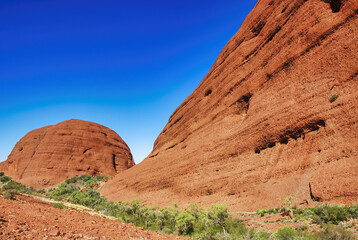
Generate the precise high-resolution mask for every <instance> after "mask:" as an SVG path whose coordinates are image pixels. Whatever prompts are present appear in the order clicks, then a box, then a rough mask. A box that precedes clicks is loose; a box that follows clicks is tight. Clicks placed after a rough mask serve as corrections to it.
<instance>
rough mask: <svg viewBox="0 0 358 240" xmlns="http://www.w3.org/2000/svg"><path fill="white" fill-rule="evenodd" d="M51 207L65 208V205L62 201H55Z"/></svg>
mask: <svg viewBox="0 0 358 240" xmlns="http://www.w3.org/2000/svg"><path fill="white" fill-rule="evenodd" d="M53 207H54V208H59V209H65V208H66V206H65V205H63V204H62V203H55V204H54V205H53Z"/></svg>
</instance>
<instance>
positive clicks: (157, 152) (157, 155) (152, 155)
mask: <svg viewBox="0 0 358 240" xmlns="http://www.w3.org/2000/svg"><path fill="white" fill-rule="evenodd" d="M158 154H159V152H157V153H156V154H154V155H152V156H149V158H154V157H156V156H158Z"/></svg>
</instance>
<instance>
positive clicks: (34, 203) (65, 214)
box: [0, 196, 188, 240]
mask: <svg viewBox="0 0 358 240" xmlns="http://www.w3.org/2000/svg"><path fill="white" fill-rule="evenodd" d="M0 239H4V240H5V239H29V240H30V239H101V240H103V239H106V240H107V239H121V240H127V239H128V240H129V239H130V240H144V239H153V240H154V239H157V240H164V239H165V240H166V239H188V238H185V237H178V236H168V235H162V234H158V233H155V232H150V231H145V230H143V229H142V228H138V227H135V226H133V225H130V224H124V223H121V222H119V221H116V220H110V219H105V218H102V217H100V216H92V215H90V214H89V213H87V212H83V211H80V210H74V209H71V210H70V209H57V208H54V207H53V206H52V204H51V203H47V202H42V201H40V200H36V199H33V198H31V197H26V196H17V200H8V199H4V198H2V197H0Z"/></svg>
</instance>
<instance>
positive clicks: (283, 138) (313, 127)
mask: <svg viewBox="0 0 358 240" xmlns="http://www.w3.org/2000/svg"><path fill="white" fill-rule="evenodd" d="M325 126H326V122H325V121H324V120H317V121H313V122H310V123H308V124H306V125H304V126H303V127H295V128H293V129H290V130H287V131H285V133H284V134H282V135H280V136H279V137H275V138H274V140H272V141H265V142H263V143H261V144H260V146H258V147H256V148H255V153H256V154H259V153H260V152H261V151H262V150H265V149H267V148H273V147H275V146H276V144H277V143H281V144H288V141H289V140H290V139H292V140H297V139H298V138H301V137H302V138H304V137H305V134H307V133H310V132H315V131H318V130H319V129H320V128H321V127H325Z"/></svg>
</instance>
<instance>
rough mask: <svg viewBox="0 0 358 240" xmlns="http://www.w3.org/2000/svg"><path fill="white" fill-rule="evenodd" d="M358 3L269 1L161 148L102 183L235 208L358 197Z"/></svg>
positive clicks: (133, 195) (149, 197)
mask: <svg viewBox="0 0 358 240" xmlns="http://www.w3.org/2000/svg"><path fill="white" fill-rule="evenodd" d="M357 13H358V1H356V0H293V1H284V0H259V1H258V2H257V4H256V6H255V8H254V9H253V11H252V12H251V13H250V14H249V15H248V17H247V18H246V20H245V21H244V23H243V24H242V26H241V28H240V30H239V31H238V32H237V33H236V34H235V36H234V37H233V38H232V39H231V40H230V41H229V43H228V44H227V45H226V46H225V48H224V49H223V50H222V52H221V54H220V55H219V57H218V58H217V60H216V62H215V63H214V65H213V66H212V68H211V70H210V72H209V73H208V74H207V75H206V77H205V78H204V79H203V81H202V82H201V84H200V85H199V86H198V87H197V88H196V90H195V91H194V92H193V93H192V94H191V95H190V96H189V97H188V98H187V99H186V100H185V101H184V102H183V103H182V104H181V105H180V106H179V107H178V108H177V109H176V110H175V112H174V113H173V114H172V116H171V117H170V119H169V122H168V123H167V125H166V126H165V128H164V129H163V131H162V132H161V134H160V135H159V137H158V138H157V140H156V142H155V144H154V149H153V151H152V153H151V154H150V155H149V156H148V157H147V158H146V159H145V160H144V161H143V162H142V163H140V164H138V165H137V166H135V167H133V168H131V169H129V170H127V171H125V172H123V173H121V174H119V175H117V176H116V177H115V178H114V179H112V180H111V181H109V182H108V183H107V184H106V185H105V186H104V187H103V188H102V190H101V191H102V193H103V194H104V195H105V196H107V197H108V198H109V199H110V200H131V199H142V200H145V201H147V202H148V203H149V204H157V205H168V204H170V203H172V202H178V203H179V204H180V203H182V204H186V203H192V202H198V203H201V204H202V205H204V206H205V205H209V204H212V203H216V202H221V203H226V204H229V205H230V206H231V208H232V209H233V210H235V209H241V210H256V209H257V208H264V207H277V206H279V205H280V204H281V202H282V201H283V200H284V199H285V197H287V196H289V195H292V196H293V201H294V203H295V202H297V203H299V202H302V201H304V200H307V201H309V202H313V201H317V200H320V201H336V202H349V201H357V200H358V141H357V139H358V129H357V128H358V81H357V80H358V79H357V75H358V57H357V56H358V18H357ZM334 95H337V96H338V98H337V99H336V100H335V101H333V100H334V98H335V97H333V96H334Z"/></svg>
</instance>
